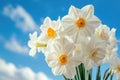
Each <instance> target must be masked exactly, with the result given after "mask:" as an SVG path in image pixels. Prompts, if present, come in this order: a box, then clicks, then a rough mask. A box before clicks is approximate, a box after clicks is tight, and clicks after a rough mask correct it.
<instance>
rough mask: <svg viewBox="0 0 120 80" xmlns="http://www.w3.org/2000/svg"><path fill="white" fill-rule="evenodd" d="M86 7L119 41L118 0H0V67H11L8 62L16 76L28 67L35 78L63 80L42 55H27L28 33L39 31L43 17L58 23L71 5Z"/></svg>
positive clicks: (119, 9)
mask: <svg viewBox="0 0 120 80" xmlns="http://www.w3.org/2000/svg"><path fill="white" fill-rule="evenodd" d="M87 4H92V5H94V8H95V15H96V16H98V17H99V18H100V19H101V21H102V23H103V24H106V25H108V26H109V27H110V28H112V27H114V28H116V29H117V32H116V37H117V39H118V40H119V39H120V1H119V0H0V64H1V63H3V64H4V66H8V67H9V68H11V66H10V65H9V64H10V63H11V64H12V66H14V67H15V68H16V69H17V70H18V73H19V74H21V72H20V71H19V69H25V70H26V67H27V68H29V69H30V70H32V73H34V75H38V73H40V74H41V73H43V75H45V78H46V77H47V78H51V79H53V80H63V77H62V76H54V75H53V74H52V72H51V69H50V68H49V67H48V65H47V64H46V62H45V60H44V59H45V58H44V55H43V54H40V53H39V54H37V55H36V56H35V57H30V56H29V55H28V51H29V48H28V46H27V41H28V40H29V33H32V32H34V31H35V30H37V31H39V26H40V25H41V24H42V22H43V19H44V18H45V17H47V16H49V17H50V18H51V19H53V20H57V18H58V16H60V17H63V16H64V15H66V14H67V12H68V9H69V7H70V6H71V5H74V6H75V7H78V8H82V7H83V6H85V5H87ZM27 19H28V20H27ZM118 45H120V44H119V43H118ZM118 54H120V50H119V51H118ZM0 66H1V65H0ZM0 70H1V69H0ZM0 75H1V74H0ZM26 75H27V74H26ZM6 80H7V79H6ZM41 80H42V78H41ZM46 80H47V79H46Z"/></svg>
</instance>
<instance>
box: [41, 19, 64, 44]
mask: <svg viewBox="0 0 120 80" xmlns="http://www.w3.org/2000/svg"><path fill="white" fill-rule="evenodd" d="M40 30H41V31H42V32H41V39H42V40H43V41H45V42H48V41H49V40H53V39H55V38H56V37H59V36H60V34H61V31H62V30H63V28H62V26H61V22H60V18H58V20H57V21H52V20H51V19H50V18H49V17H46V18H45V20H44V22H43V25H41V27H40Z"/></svg>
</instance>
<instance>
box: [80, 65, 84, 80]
mask: <svg viewBox="0 0 120 80" xmlns="http://www.w3.org/2000/svg"><path fill="white" fill-rule="evenodd" d="M79 70H80V76H81V80H85V68H84V65H83V64H81V65H80V66H79Z"/></svg>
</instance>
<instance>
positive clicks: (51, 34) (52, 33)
mask: <svg viewBox="0 0 120 80" xmlns="http://www.w3.org/2000/svg"><path fill="white" fill-rule="evenodd" d="M47 36H48V38H54V37H56V31H55V30H53V29H52V28H48V30H47Z"/></svg>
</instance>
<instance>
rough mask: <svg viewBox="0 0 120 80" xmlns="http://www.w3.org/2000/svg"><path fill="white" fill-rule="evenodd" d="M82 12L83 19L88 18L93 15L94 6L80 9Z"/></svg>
mask: <svg viewBox="0 0 120 80" xmlns="http://www.w3.org/2000/svg"><path fill="white" fill-rule="evenodd" d="M81 10H82V11H83V13H84V14H83V16H84V17H86V18H87V17H89V16H93V15H94V6H93V5H87V6H85V7H83V8H82V9H81Z"/></svg>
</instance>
